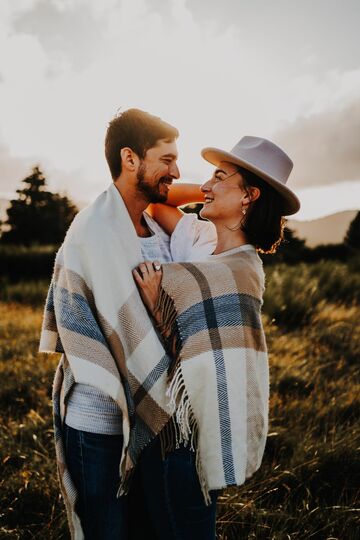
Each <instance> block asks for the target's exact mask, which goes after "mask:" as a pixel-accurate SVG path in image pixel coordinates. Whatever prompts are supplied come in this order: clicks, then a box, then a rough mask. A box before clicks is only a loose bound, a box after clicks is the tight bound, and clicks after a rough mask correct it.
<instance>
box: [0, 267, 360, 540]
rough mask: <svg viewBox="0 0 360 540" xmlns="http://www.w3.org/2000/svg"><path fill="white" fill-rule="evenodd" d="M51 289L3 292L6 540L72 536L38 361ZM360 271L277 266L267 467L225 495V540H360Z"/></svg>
mask: <svg viewBox="0 0 360 540" xmlns="http://www.w3.org/2000/svg"><path fill="white" fill-rule="evenodd" d="M46 287H47V283H46V281H41V282H28V283H21V284H10V283H8V282H6V281H3V282H2V283H1V299H2V301H1V302H0V377H1V385H0V410H1V417H0V431H1V448H0V467H1V474H0V483H1V489H0V508H1V510H0V512H1V514H0V538H1V539H2V538H4V539H7V538H9V539H10V538H11V539H28V538H29V539H30V538H37V539H44V540H45V539H47V540H51V539H65V538H68V533H67V528H66V520H65V515H64V509H63V504H62V501H61V498H60V496H59V491H58V485H57V479H56V473H55V464H54V451H53V442H52V436H53V432H52V421H51V403H50V389H51V382H52V377H53V372H54V368H55V364H56V362H57V359H56V358H55V357H54V358H52V357H50V356H46V355H39V354H37V352H36V351H37V345H38V335H39V328H40V324H41V316H42V308H41V305H42V303H43V300H44V295H45V292H46ZM359 296H360V265H359V261H358V260H357V261H356V260H355V259H354V260H353V261H352V262H350V263H349V264H347V265H344V264H341V263H335V262H323V263H316V264H314V265H305V264H299V265H297V266H296V267H292V268H290V267H286V266H274V267H271V268H268V269H267V294H266V299H265V304H264V324H265V328H266V334H267V339H268V346H269V351H270V364H271V403H270V405H271V415H270V416H271V418H270V432H269V438H268V442H267V446H266V453H265V458H264V462H263V465H262V467H261V469H260V470H259V471H258V472H257V474H256V475H255V476H254V477H253V478H252V479H250V480H249V481H248V482H247V483H246V484H245V486H243V487H242V488H241V489H231V490H229V491H227V492H225V493H224V494H223V495H222V497H221V498H220V503H219V513H218V531H219V539H221V540H235V539H272V540H283V539H284V540H287V539H289V540H292V539H293V540H295V539H296V540H298V539H308V538H310V539H315V540H317V539H324V540H325V539H326V540H330V539H331V540H333V539H338V540H355V539H358V538H359V537H360V533H359V530H360V508H359V486H360V457H359V446H360V440H359V433H360V426H359V412H360V399H359V395H360V392H359V390H360V378H359V358H360V327H359V320H360V305H359V300H360V298H359Z"/></svg>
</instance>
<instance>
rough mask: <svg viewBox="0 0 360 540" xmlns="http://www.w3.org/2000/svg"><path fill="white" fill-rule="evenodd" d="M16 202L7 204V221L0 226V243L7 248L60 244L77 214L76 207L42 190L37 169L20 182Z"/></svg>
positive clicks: (41, 179)
mask: <svg viewBox="0 0 360 540" xmlns="http://www.w3.org/2000/svg"><path fill="white" fill-rule="evenodd" d="M22 182H23V184H25V186H24V187H23V188H22V189H17V190H16V193H18V198H17V199H13V200H12V201H10V206H9V208H8V209H7V220H6V221H5V222H4V223H2V224H1V229H2V236H1V242H2V243H7V244H23V245H26V246H28V245H31V244H60V243H61V242H62V241H63V239H64V236H65V233H66V231H67V229H68V227H69V225H70V223H71V221H72V220H73V218H74V217H75V215H76V213H77V212H78V209H77V207H76V206H75V205H74V204H73V203H72V202H71V201H70V199H68V197H63V196H61V195H59V194H58V193H52V192H51V191H47V189H46V179H45V176H44V175H43V173H42V172H41V170H40V168H39V167H37V166H36V167H34V168H33V170H32V174H31V175H30V176H27V177H26V178H24V180H23V181H22Z"/></svg>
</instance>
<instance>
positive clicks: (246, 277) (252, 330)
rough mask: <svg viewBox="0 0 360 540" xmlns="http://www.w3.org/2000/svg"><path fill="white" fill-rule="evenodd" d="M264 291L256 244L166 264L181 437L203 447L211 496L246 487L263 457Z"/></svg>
mask: <svg viewBox="0 0 360 540" xmlns="http://www.w3.org/2000/svg"><path fill="white" fill-rule="evenodd" d="M263 290H264V275H263V270H262V263H261V261H260V259H259V257H258V255H257V254H256V252H255V250H254V249H252V248H251V249H250V250H249V251H243V252H239V253H237V254H236V255H229V256H224V257H221V258H217V259H215V260H211V261H210V262H201V263H196V264H192V263H183V264H171V265H163V280H162V288H161V294H160V297H159V301H158V305H157V308H158V309H160V311H162V312H163V313H164V317H163V324H162V325H161V326H162V329H163V331H164V333H165V334H166V335H168V334H170V341H171V343H170V344H169V347H171V349H172V350H173V351H174V350H176V351H177V355H176V358H175V359H174V365H173V366H172V367H170V373H171V378H172V380H171V384H170V388H169V390H168V395H169V397H170V402H171V407H172V411H173V412H174V413H175V418H176V422H177V428H178V430H179V431H180V440H181V441H184V442H185V443H188V442H190V443H191V442H192V443H193V444H194V445H195V447H196V450H197V467H198V474H199V478H200V481H201V485H202V489H203V492H204V495H205V498H206V499H207V500H209V490H212V489H220V488H223V487H226V486H230V485H241V484H242V483H243V482H244V481H245V478H247V477H249V476H250V475H251V474H253V472H254V471H255V470H256V469H257V468H258V467H259V466H260V463H261V459H262V455H263V451H264V447H265V441H266V435H267V426H268V392H269V385H268V360H267V352H266V343H265V336H264V332H263V327H262V322H261V305H262V293H263ZM169 325H170V326H171V331H170V332H169V330H170V328H169ZM174 339H175V340H176V342H177V343H176V345H175V347H174V343H173V340H174ZM168 341H169V340H168ZM194 432H196V436H194ZM194 440H195V441H196V442H195V443H194Z"/></svg>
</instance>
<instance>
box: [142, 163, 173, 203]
mask: <svg viewBox="0 0 360 540" xmlns="http://www.w3.org/2000/svg"><path fill="white" fill-rule="evenodd" d="M145 173H146V166H145V164H144V163H141V165H140V167H139V170H138V173H137V181H138V183H137V186H136V187H137V189H138V191H140V192H141V193H142V195H144V197H145V198H146V200H147V201H149V203H164V202H166V201H167V193H160V190H159V184H161V182H162V181H163V180H166V179H167V177H164V178H160V179H159V181H158V183H157V184H156V185H155V186H153V185H150V184H148V183H147V181H146V180H145Z"/></svg>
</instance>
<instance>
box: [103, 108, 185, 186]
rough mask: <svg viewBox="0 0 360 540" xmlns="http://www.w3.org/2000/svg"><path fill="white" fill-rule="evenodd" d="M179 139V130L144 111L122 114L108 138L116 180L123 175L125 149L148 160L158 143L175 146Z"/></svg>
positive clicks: (113, 122)
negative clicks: (149, 154) (160, 141)
mask: <svg viewBox="0 0 360 540" xmlns="http://www.w3.org/2000/svg"><path fill="white" fill-rule="evenodd" d="M178 136H179V132H178V130H177V129H176V128H175V127H173V126H171V125H170V124H168V123H167V122H164V121H163V120H161V118H158V117H157V116H153V115H151V114H149V113H147V112H145V111H141V110H140V109H128V110H127V111H124V112H122V113H119V114H118V115H117V116H115V118H113V120H111V122H110V123H109V126H108V129H107V132H106V137H105V157H106V161H107V162H108V165H109V168H110V172H111V176H112V178H113V180H116V179H117V178H118V177H119V176H120V174H121V155H120V151H121V149H122V148H126V147H128V148H131V150H132V151H133V152H135V154H136V155H137V156H138V157H139V158H140V159H144V157H145V154H146V152H147V151H148V150H149V148H153V147H154V146H156V143H157V141H159V140H160V139H165V140H167V141H169V142H171V141H173V140H174V139H176V138H177V137H178Z"/></svg>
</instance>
